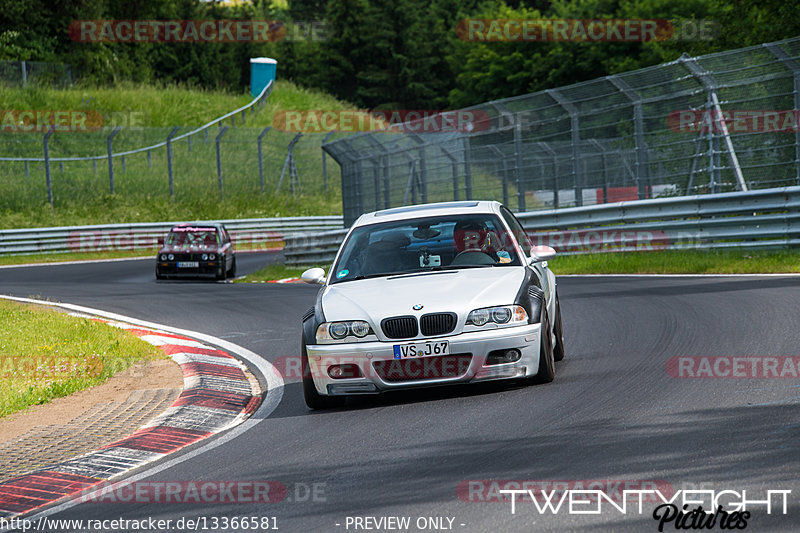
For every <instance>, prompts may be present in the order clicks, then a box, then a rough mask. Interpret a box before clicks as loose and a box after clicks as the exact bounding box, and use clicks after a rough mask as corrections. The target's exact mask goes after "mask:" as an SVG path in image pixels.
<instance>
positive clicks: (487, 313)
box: [467, 305, 528, 327]
mask: <svg viewBox="0 0 800 533" xmlns="http://www.w3.org/2000/svg"><path fill="white" fill-rule="evenodd" d="M488 323H493V324H497V325H500V326H515V325H518V324H527V323H528V313H527V311H525V308H524V307H522V306H521V305H501V306H498V307H484V308H482V309H475V310H474V311H472V312H471V313H470V314H469V315H468V316H467V325H468V326H477V327H481V326H485V325H486V324H488Z"/></svg>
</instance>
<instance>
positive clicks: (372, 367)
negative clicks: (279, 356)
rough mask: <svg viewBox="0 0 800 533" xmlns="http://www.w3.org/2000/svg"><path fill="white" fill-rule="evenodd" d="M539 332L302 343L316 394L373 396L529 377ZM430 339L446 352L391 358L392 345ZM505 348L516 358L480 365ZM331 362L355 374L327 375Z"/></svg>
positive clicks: (534, 327) (527, 328)
mask: <svg viewBox="0 0 800 533" xmlns="http://www.w3.org/2000/svg"><path fill="white" fill-rule="evenodd" d="M540 335H541V324H526V325H524V326H515V327H509V328H496V329H488V330H485V331H475V332H469V333H461V334H458V335H452V336H444V337H435V338H425V339H413V340H403V341H394V342H358V343H346V344H314V345H308V346H306V350H307V353H308V361H309V369H310V371H311V376H312V378H313V380H314V385H315V387H316V389H317V392H318V393H320V394H325V395H335V396H339V395H349V394H376V393H380V392H385V391H389V390H399V389H408V388H418V387H430V386H435V385H443V384H455V383H472V382H479V381H489V380H497V379H516V378H522V377H528V376H534V375H536V373H537V371H538V368H539V347H540ZM436 341H448V342H449V353H450V355H449V356H428V357H415V358H406V359H401V360H398V359H395V354H394V346H395V345H404V344H411V343H423V342H436ZM510 349H517V350H519V351H520V353H521V357H520V358H519V360H517V361H515V362H513V363H502V364H492V365H486V359H487V356H488V355H489V353H490V352H495V351H501V350H510ZM467 355H469V357H468V358H467V357H466V356H467ZM437 359H439V360H438V361H436V360H437ZM412 360H413V361H412ZM334 365H357V366H358V369H359V370H360V374H361V375H360V376H359V377H346V378H333V377H331V376H330V374H329V373H328V370H329V368H330V367H331V366H334Z"/></svg>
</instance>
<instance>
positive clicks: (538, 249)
mask: <svg viewBox="0 0 800 533" xmlns="http://www.w3.org/2000/svg"><path fill="white" fill-rule="evenodd" d="M555 256H556V251H555V249H554V248H551V247H550V246H534V247H533V248H532V249H531V264H533V263H540V262H542V261H549V260H551V259H552V258H554V257H555Z"/></svg>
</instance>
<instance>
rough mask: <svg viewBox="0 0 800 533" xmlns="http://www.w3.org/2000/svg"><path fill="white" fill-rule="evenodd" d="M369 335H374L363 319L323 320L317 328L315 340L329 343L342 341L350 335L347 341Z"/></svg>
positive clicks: (363, 338) (353, 340)
mask: <svg viewBox="0 0 800 533" xmlns="http://www.w3.org/2000/svg"><path fill="white" fill-rule="evenodd" d="M369 335H373V336H374V335H375V334H374V333H373V331H372V328H371V327H370V325H369V324H368V323H367V322H364V321H363V320H349V321H345V322H324V323H322V324H320V325H319V327H318V328H317V335H316V336H317V342H318V343H320V344H330V343H333V342H344V341H345V340H346V339H348V337H350V339H349V342H359V341H361V340H370V339H365V338H366V337H367V336H369Z"/></svg>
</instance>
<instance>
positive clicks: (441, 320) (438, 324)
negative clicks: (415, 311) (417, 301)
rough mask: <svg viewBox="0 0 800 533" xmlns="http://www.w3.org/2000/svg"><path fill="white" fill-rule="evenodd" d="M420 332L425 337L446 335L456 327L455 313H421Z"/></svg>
mask: <svg viewBox="0 0 800 533" xmlns="http://www.w3.org/2000/svg"><path fill="white" fill-rule="evenodd" d="M419 325H420V328H421V329H422V334H423V335H425V336H426V337H435V336H436V335H447V334H448V333H450V332H451V331H453V330H454V329H456V314H455V313H431V314H428V315H422V318H420V320H419Z"/></svg>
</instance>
